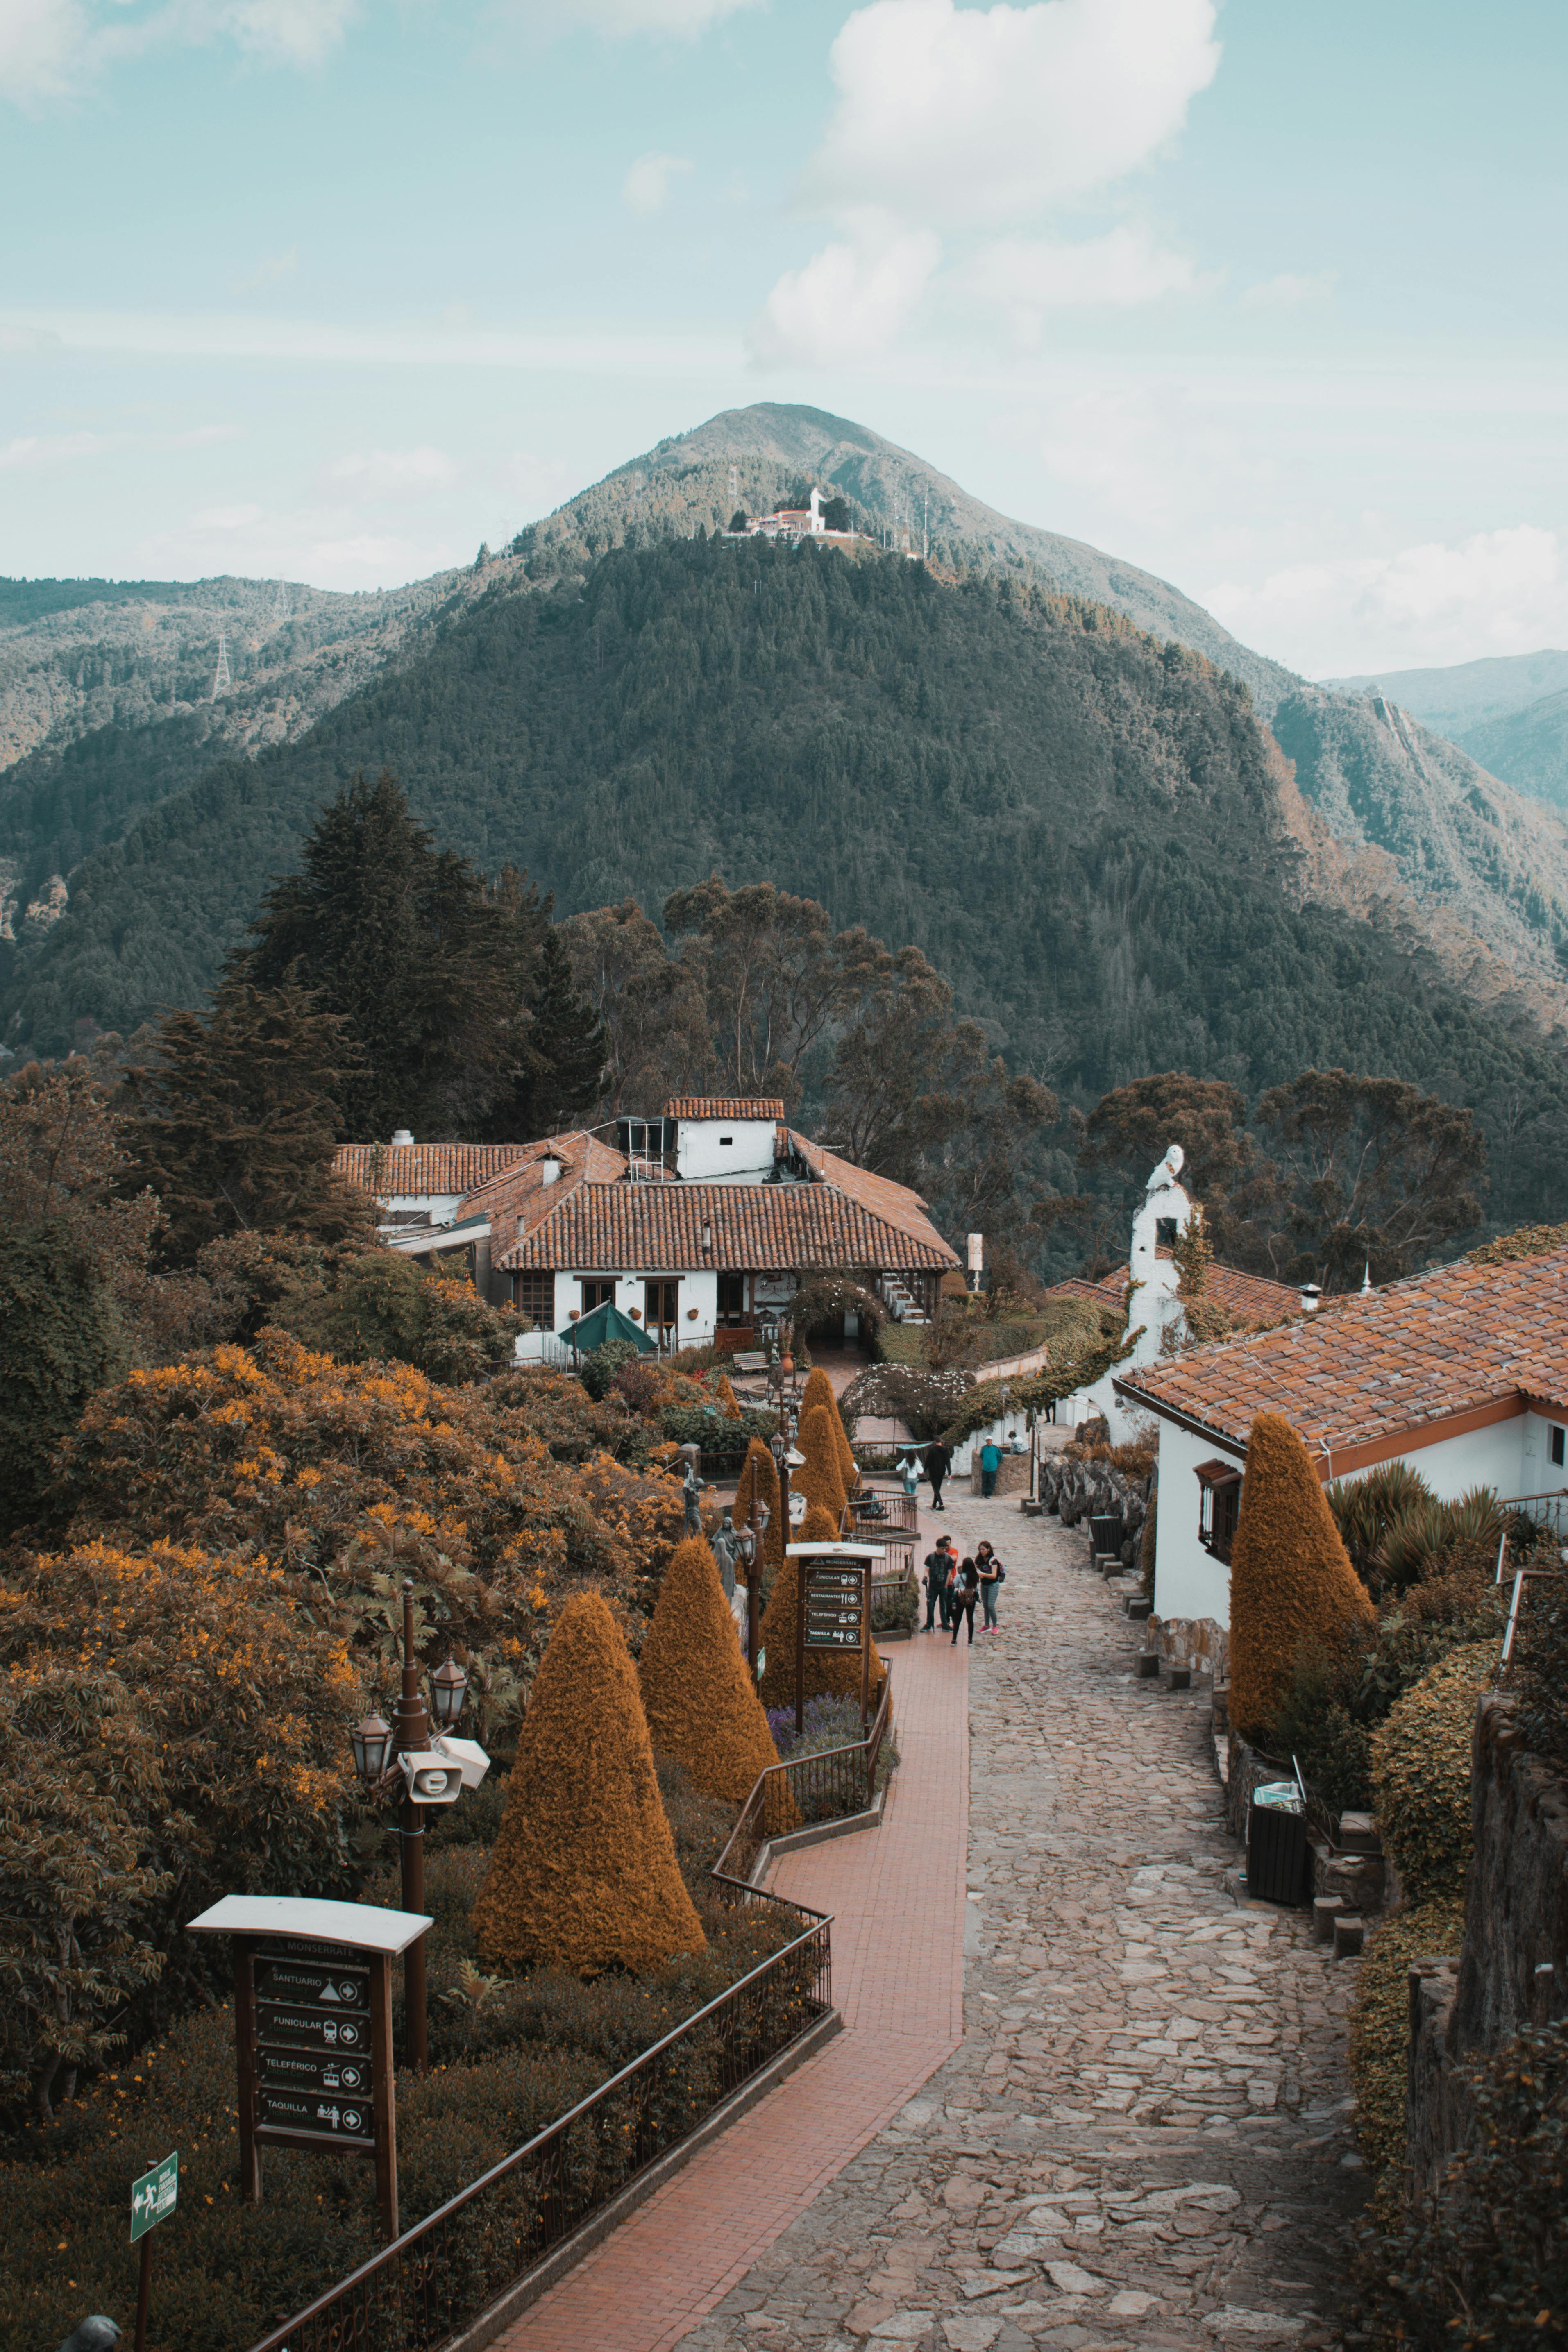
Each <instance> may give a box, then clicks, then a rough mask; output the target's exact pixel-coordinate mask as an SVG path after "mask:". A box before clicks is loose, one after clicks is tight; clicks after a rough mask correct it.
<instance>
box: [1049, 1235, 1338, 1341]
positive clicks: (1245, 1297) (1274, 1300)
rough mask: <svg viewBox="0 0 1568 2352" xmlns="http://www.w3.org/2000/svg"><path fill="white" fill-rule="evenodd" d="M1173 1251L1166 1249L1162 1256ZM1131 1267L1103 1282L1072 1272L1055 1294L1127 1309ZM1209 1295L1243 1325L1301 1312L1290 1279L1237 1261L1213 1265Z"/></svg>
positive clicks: (1053, 1287)
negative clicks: (1272, 1277)
mask: <svg viewBox="0 0 1568 2352" xmlns="http://www.w3.org/2000/svg"><path fill="white" fill-rule="evenodd" d="M1160 1255H1161V1256H1162V1257H1165V1258H1168V1257H1169V1256H1170V1255H1171V1253H1170V1251H1169V1250H1165V1249H1163V1250H1162V1251H1161V1252H1160ZM1127 1283H1128V1268H1127V1267H1126V1266H1124V1265H1121V1266H1118V1267H1117V1269H1116V1271H1115V1273H1114V1274H1108V1275H1105V1276H1102V1277H1101V1279H1100V1281H1099V1282H1088V1281H1085V1279H1084V1278H1083V1276H1081V1275H1069V1276H1068V1278H1067V1280H1066V1281H1065V1282H1056V1283H1053V1284H1052V1285H1051V1288H1050V1291H1049V1293H1048V1294H1047V1295H1048V1296H1049V1297H1052V1298H1090V1299H1092V1300H1093V1301H1094V1302H1095V1304H1096V1305H1097V1306H1101V1305H1103V1306H1108V1307H1119V1308H1121V1309H1122V1310H1125V1308H1126V1305H1127ZM1208 1290H1209V1297H1211V1298H1212V1299H1213V1300H1214V1302H1215V1305H1216V1306H1217V1307H1224V1308H1225V1310H1226V1314H1227V1315H1229V1316H1230V1317H1231V1318H1232V1319H1233V1320H1234V1321H1235V1322H1237V1323H1239V1324H1242V1325H1254V1324H1261V1323H1279V1322H1280V1321H1282V1320H1283V1318H1285V1317H1286V1316H1287V1315H1300V1312H1301V1294H1300V1291H1299V1290H1297V1289H1295V1288H1294V1287H1293V1286H1292V1285H1291V1284H1289V1283H1288V1282H1270V1281H1268V1278H1267V1277H1266V1276H1263V1275H1259V1274H1243V1273H1242V1272H1241V1271H1240V1269H1239V1268H1238V1267H1237V1266H1234V1265H1219V1264H1218V1263H1217V1262H1216V1263H1215V1265H1211V1266H1210V1268H1209V1278H1208Z"/></svg>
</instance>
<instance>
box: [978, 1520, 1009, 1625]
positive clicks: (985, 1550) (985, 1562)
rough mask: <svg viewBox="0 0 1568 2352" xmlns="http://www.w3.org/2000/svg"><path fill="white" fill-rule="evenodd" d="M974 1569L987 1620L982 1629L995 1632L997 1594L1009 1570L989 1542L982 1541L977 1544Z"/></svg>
mask: <svg viewBox="0 0 1568 2352" xmlns="http://www.w3.org/2000/svg"><path fill="white" fill-rule="evenodd" d="M974 1569H975V1573H976V1575H977V1576H978V1577H979V1579H980V1598H981V1601H982V1602H983V1603H984V1610H985V1622H984V1624H983V1625H982V1627H981V1631H982V1633H994V1632H995V1631H996V1595H997V1594H998V1592H1000V1591H1001V1590H1002V1580H1003V1578H1004V1577H1005V1575H1006V1573H1007V1571H1006V1570H1005V1568H1004V1567H1003V1565H1002V1563H1001V1561H1000V1560H999V1559H997V1557H996V1554H995V1552H994V1550H993V1549H992V1547H991V1545H990V1544H989V1543H988V1542H981V1543H979V1544H977V1545H976V1546H975V1548H974Z"/></svg>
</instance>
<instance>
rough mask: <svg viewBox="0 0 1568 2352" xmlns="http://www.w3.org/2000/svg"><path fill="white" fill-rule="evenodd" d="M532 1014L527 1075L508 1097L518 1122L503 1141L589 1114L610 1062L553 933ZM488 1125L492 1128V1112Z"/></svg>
mask: <svg viewBox="0 0 1568 2352" xmlns="http://www.w3.org/2000/svg"><path fill="white" fill-rule="evenodd" d="M532 1013H533V1022H532V1025H531V1029H530V1031H529V1039H528V1044H529V1051H528V1066H527V1072H526V1075H525V1076H524V1079H523V1082H522V1084H521V1087H519V1088H518V1090H517V1093H516V1095H515V1096H514V1097H513V1098H512V1099H513V1101H514V1103H515V1104H516V1106H517V1108H518V1109H519V1110H520V1111H521V1113H522V1118H521V1122H520V1123H519V1124H518V1125H517V1126H516V1127H515V1128H514V1129H512V1130H510V1132H509V1133H508V1135H507V1136H506V1137H504V1138H502V1140H505V1141H512V1140H514V1139H527V1138H530V1137H532V1136H536V1135H554V1134H557V1133H559V1131H560V1130H561V1129H563V1128H564V1127H568V1126H570V1124H571V1122H572V1121H573V1119H574V1118H579V1117H580V1116H581V1115H582V1113H584V1111H587V1110H591V1109H592V1108H593V1107H594V1105H595V1103H596V1102H597V1101H598V1099H599V1081H600V1079H601V1078H602V1077H603V1076H604V1074H605V1063H606V1062H607V1061H608V1059H609V1048H608V1045H607V1044H606V1042H605V1024H604V1023H603V1022H602V1021H601V1020H600V1019H599V1016H598V1014H597V1013H595V1010H594V1007H593V1006H592V1004H590V1003H588V1001H587V999H586V998H585V997H582V996H579V995H578V993H577V991H576V989H575V987H574V984H573V980H572V963H571V959H570V957H569V956H568V955H567V953H566V950H565V947H564V946H563V942H562V939H561V934H560V933H559V931H557V930H555V929H550V930H548V931H546V933H545V935H544V945H543V947H542V950H540V957H539V963H538V967H537V970H536V973H535V978H534V988H533V1003H532ZM490 1125H491V1128H492V1129H495V1128H496V1115H495V1114H494V1113H492V1115H491V1119H490ZM497 1132H498V1134H499V1129H497Z"/></svg>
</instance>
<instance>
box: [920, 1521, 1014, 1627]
mask: <svg viewBox="0 0 1568 2352" xmlns="http://www.w3.org/2000/svg"><path fill="white" fill-rule="evenodd" d="M1006 1574H1007V1571H1006V1570H1005V1568H1004V1567H1003V1565H1002V1563H1001V1561H1000V1560H999V1559H997V1557H996V1553H995V1550H994V1547H993V1546H992V1545H991V1543H990V1542H989V1541H986V1540H984V1539H983V1540H982V1541H981V1542H980V1543H978V1544H976V1546H975V1548H974V1557H973V1559H960V1558H959V1556H958V1551H957V1548H956V1547H955V1545H954V1543H953V1540H952V1537H951V1536H939V1537H938V1538H937V1540H936V1549H935V1550H934V1551H928V1552H927V1554H926V1557H925V1587H926V1622H925V1624H924V1626H923V1628H922V1629H921V1630H922V1631H923V1632H925V1633H935V1632H936V1630H937V1626H936V1615H937V1612H938V1610H939V1609H940V1611H941V1612H942V1632H943V1633H949V1632H951V1633H952V1639H953V1643H954V1646H955V1647H956V1645H957V1642H958V1633H959V1627H960V1626H961V1625H967V1627H968V1629H969V1639H970V1642H971V1643H972V1644H973V1640H974V1604H975V1602H976V1601H979V1602H980V1603H981V1606H982V1608H983V1610H984V1622H983V1624H982V1627H981V1630H982V1632H983V1633H995V1632H996V1631H997V1625H996V1596H997V1594H998V1592H999V1591H1001V1589H1002V1586H1003V1583H1004V1582H1005V1579H1006Z"/></svg>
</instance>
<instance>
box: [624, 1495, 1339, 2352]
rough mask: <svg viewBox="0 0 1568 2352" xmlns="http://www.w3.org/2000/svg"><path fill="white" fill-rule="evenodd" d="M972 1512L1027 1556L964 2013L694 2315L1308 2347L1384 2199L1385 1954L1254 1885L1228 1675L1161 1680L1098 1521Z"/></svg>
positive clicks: (850, 2350) (744, 2326) (750, 2326)
mask: <svg viewBox="0 0 1568 2352" xmlns="http://www.w3.org/2000/svg"><path fill="white" fill-rule="evenodd" d="M946 1524H947V1525H948V1526H949V1527H950V1528H951V1529H952V1534H953V1536H954V1538H956V1539H957V1540H958V1542H959V1543H960V1546H961V1549H968V1548H970V1547H971V1546H972V1545H973V1542H974V1541H976V1540H978V1538H979V1537H980V1536H981V1535H982V1534H983V1533H984V1534H989V1535H990V1536H991V1538H992V1540H993V1541H994V1543H995V1544H996V1545H997V1547H998V1549H999V1550H1000V1551H1001V1553H1002V1556H1003V1558H1004V1559H1005V1562H1006V1564H1007V1567H1008V1571H1009V1573H1008V1579H1007V1582H1006V1584H1005V1588H1004V1590H1003V1593H1002V1596H1001V1613H1002V1619H1003V1624H1002V1630H1001V1631H1000V1632H999V1633H996V1634H995V1635H984V1634H977V1636H976V1639H975V1645H974V1649H973V1653H972V1654H971V1655H972V1659H973V1666H972V1673H971V1679H970V1726H971V1736H972V1775H971V1804H970V1838H969V1868H968V1875H967V1909H968V1911H969V1913H970V1915H971V1935H970V1952H971V1958H970V1960H969V1964H968V1971H967V1986H966V2000H965V2032H964V2035H963V2042H962V2043H961V2044H960V2046H959V2047H958V2049H957V2050H956V2051H955V2052H954V2053H953V2054H952V2057H950V2058H949V2059H948V2060H947V2061H946V2062H945V2063H943V2064H942V2067H941V2068H940V2069H939V2070H938V2072H937V2073H936V2074H934V2075H933V2076H932V2077H931V2080H930V2081H929V2082H928V2083H927V2084H925V2085H924V2086H923V2087H922V2088H921V2091H920V2092H919V2093H918V2094H917V2095H916V2096H915V2097H914V2098H912V2099H910V2101H909V2102H908V2103H907V2104H906V2105H904V2106H903V2107H902V2109H901V2110H900V2112H899V2113H898V2114H897V2115H896V2116H894V2117H892V2118H891V2120H890V2121H889V2124H888V2125H887V2126H886V2127H885V2128H884V2129H882V2130H880V2131H879V2132H878V2133H877V2134H876V2135H875V2137H872V2138H871V2139H870V2140H869V2141H868V2144H867V2145H866V2146H865V2147H863V2149H862V2150H861V2151H860V2153H859V2154H858V2156H856V2157H855V2158H854V2159H853V2160H852V2161H851V2162H850V2163H848V2164H847V2166H846V2167H845V2168H843V2169H842V2170H840V2171H839V2172H838V2174H837V2177H836V2178H835V2179H833V2180H832V2181H831V2182H830V2183H829V2184H827V2185H826V2186H825V2187H824V2188H823V2189H822V2191H821V2193H820V2194H819V2195H818V2196H817V2197H816V2198H815V2199H814V2200H813V2201H812V2202H811V2204H810V2205H809V2206H808V2207H807V2208H806V2209H805V2210H804V2211H803V2212H802V2213H800V2215H799V2216H798V2218H796V2219H795V2220H794V2221H792V2222H791V2223H790V2225H789V2226H788V2227H787V2229H785V2230H784V2232H783V2234H782V2235H780V2236H779V2237H778V2238H777V2239H776V2240H775V2241H774V2242H773V2245H772V2246H771V2247H770V2248H769V2250H768V2251H767V2252H765V2253H764V2254H763V2256H762V2258H761V2259H760V2260H759V2261H757V2262H756V2263H753V2264H752V2267H751V2268H750V2269H749V2270H748V2271H747V2273H745V2275H744V2276H743V2277H742V2278H741V2279H739V2280H738V2282H737V2283H736V2284H735V2285H734V2287H733V2288H732V2289H731V2292H729V2293H728V2294H726V2295H725V2296H724V2297H723V2298H722V2300H721V2302H719V2303H718V2304H717V2305H716V2306H715V2307H714V2309H713V2310H712V2311H711V2313H710V2315H708V2316H707V2317H706V2318H704V2319H703V2320H701V2321H700V2323H699V2324H698V2325H697V2326H694V2327H693V2328H691V2329H690V2330H689V2332H688V2334H687V2335H686V2336H684V2337H683V2338H681V2339H680V2340H681V2341H682V2342H683V2343H684V2345H685V2347H687V2352H738V2347H742V2346H746V2347H758V2352H796V2347H800V2348H801V2352H805V2347H811V2352H862V2347H868V2352H878V2347H900V2346H910V2347H921V2352H1027V2347H1035V2346H1052V2347H1056V2346H1060V2347H1064V2352H1121V2347H1126V2352H1143V2347H1148V2352H1202V2348H1203V2347H1206V2348H1207V2352H1226V2347H1240V2346H1246V2345H1258V2346H1268V2345H1283V2346H1300V2347H1303V2352H1308V2347H1314V2346H1318V2345H1321V2344H1323V2343H1325V2342H1327V2341H1330V2340H1331V2338H1332V2336H1333V2333H1334V2330H1333V2326H1332V2313H1333V2308H1334V2299H1335V2292H1336V2288H1337V2285H1338V2284H1339V2281H1340V2279H1341V2278H1342V2273H1343V2263H1344V2253H1345V2247H1346V2242H1347V2234H1348V2225H1349V2222H1350V2221H1351V2219H1352V2215H1353V2211H1354V2209H1355V2207H1356V2205H1357V2203H1358V2202H1359V2193H1358V2192H1359V2183H1358V2179H1357V2171H1356V2168H1355V2158H1354V2156H1353V2154H1352V2149H1351V2147H1350V2140H1349V2118H1350V2105H1351V2102H1350V2095H1349V2084H1348V2080H1347V2076H1346V2071H1345V2057H1344V2051H1345V2022H1346V2012H1347V2011H1348V2008H1349V2004H1350V2001H1351V1999H1352V1993H1353V1989H1354V1963H1353V1962H1348V1961H1341V1962H1338V1963H1336V1962H1334V1961H1332V1960H1331V1959H1330V1958H1327V1957H1326V1955H1325V1950H1324V1948H1323V1947H1321V1946H1319V1945H1316V1944H1314V1943H1313V1942H1312V1940H1311V1936H1310V1926H1309V1924H1308V1919H1307V1916H1306V1915H1304V1914H1300V1913H1291V1912H1282V1911H1277V1910H1275V1909H1273V1908H1271V1907H1269V1906H1264V1905H1244V1906H1239V1907H1238V1906H1237V1904H1236V1903H1235V1901H1234V1900H1233V1899H1232V1898H1231V1896H1230V1895H1229V1894H1228V1893H1227V1891H1226V1886H1225V1884H1224V1874H1225V1872H1226V1869H1227V1868H1230V1867H1232V1866H1233V1865H1234V1864H1235V1863H1236V1861H1237V1848H1236V1846H1235V1845H1234V1843H1232V1841H1231V1840H1230V1838H1229V1837H1228V1835H1227V1834H1226V1830H1225V1826H1224V1822H1223V1817H1222V1811H1221V1803H1220V1791H1219V1787H1218V1783H1217V1780H1216V1779H1215V1770H1214V1765H1213V1760H1212V1755H1211V1752H1210V1746H1209V1740H1208V1729H1207V1717H1208V1700H1207V1695H1206V1693H1204V1692H1201V1691H1199V1692H1192V1693H1181V1694H1173V1693H1170V1692H1167V1691H1164V1690H1163V1689H1162V1688H1161V1687H1160V1685H1158V1684H1155V1683H1149V1682H1142V1681H1139V1680H1138V1679H1136V1678H1135V1676H1134V1674H1133V1655H1134V1652H1135V1650H1136V1648H1137V1646H1138V1644H1139V1641H1140V1635H1139V1633H1138V1631H1137V1629H1135V1628H1134V1627H1133V1626H1131V1625H1130V1624H1129V1623H1128V1622H1126V1620H1125V1619H1123V1618H1122V1617H1121V1614H1120V1612H1119V1610H1118V1609H1117V1606H1116V1603H1115V1600H1114V1597H1113V1596H1112V1595H1111V1594H1110V1593H1109V1592H1108V1591H1107V1590H1106V1588H1105V1585H1104V1583H1103V1580H1101V1579H1100V1578H1099V1577H1096V1576H1093V1575H1091V1574H1090V1573H1089V1570H1088V1568H1087V1565H1086V1563H1087V1544H1086V1541H1085V1538H1084V1536H1083V1533H1082V1531H1081V1530H1076V1531H1069V1530H1067V1529H1064V1528H1061V1527H1060V1526H1059V1524H1058V1522H1057V1521H1055V1520H1052V1519H1049V1518H1046V1519H1040V1520H1029V1519H1026V1518H1025V1517H1023V1516H1022V1515H1021V1514H1020V1513H1019V1512H1018V1511H1017V1509H1016V1505H1015V1506H1008V1505H1006V1504H1005V1503H1003V1502H1000V1501H998V1502H994V1503H991V1504H986V1503H984V1502H980V1501H971V1500H969V1499H967V1498H960V1497H955V1498H954V1501H953V1505H952V1509H951V1511H950V1513H949V1515H948V1518H947V1522H946ZM922 1549H923V1547H922ZM912 1646H913V1647H914V1648H915V1649H917V1650H922V1649H923V1650H926V1651H930V1652H935V1651H938V1650H940V1651H941V1652H942V1655H943V1656H951V1651H950V1650H949V1649H948V1646H947V1644H946V1643H939V1642H938V1641H937V1640H936V1639H934V1638H932V1637H927V1636H918V1637H917V1639H916V1642H915V1643H914V1644H913V1645H912ZM810 1860H811V1856H810V1855H809V1854H808V1853H807V1854H802V1855H800V1856H798V1857H795V1861H796V1862H797V1863H798V1864H799V1865H800V1868H801V1879H802V1889H801V1891H802V1892H803V1893H804V1892H805V1891H806V1886H805V1878H806V1872H805V1865H806V1864H808V1863H809V1862H810ZM933 1862H934V1845H933ZM789 2095H790V2093H789V2090H788V2089H787V2088H786V2089H785V2091H784V2093H782V2094H781V2097H782V2098H784V2099H787V2098H788V2097H789ZM619 2340H620V2339H618V2338H617V2339H616V2341H619ZM628 2340H629V2339H628Z"/></svg>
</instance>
